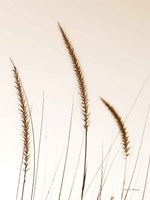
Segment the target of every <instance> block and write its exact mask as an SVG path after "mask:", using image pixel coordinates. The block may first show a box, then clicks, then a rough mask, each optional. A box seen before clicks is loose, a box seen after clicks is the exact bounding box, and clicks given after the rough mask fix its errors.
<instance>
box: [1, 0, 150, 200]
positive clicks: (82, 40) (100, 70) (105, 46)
mask: <svg viewBox="0 0 150 200" xmlns="http://www.w3.org/2000/svg"><path fill="white" fill-rule="evenodd" d="M58 22H60V24H61V25H62V27H63V28H64V30H65V31H66V33H67V35H68V36H69V38H70V40H71V42H72V44H73V46H74V48H75V51H76V54H77V56H78V58H79V60H80V63H81V66H82V69H83V71H84V75H85V80H86V83H87V87H88V93H89V101H90V103H89V109H90V112H91V115H90V128H89V142H88V145H89V146H88V147H89V149H88V170H87V185H86V187H87V186H88V184H89V183H90V181H91V179H92V177H93V176H94V174H95V172H96V170H97V169H98V167H99V165H100V162H101V159H102V158H101V155H102V141H103V153H104V155H105V154H106V153H107V151H108V148H109V145H110V143H111V141H112V138H114V136H115V135H116V134H117V131H118V129H117V126H116V123H115V121H114V119H113V118H112V116H111V114H110V113H109V112H108V111H107V109H106V108H105V107H104V105H103V104H102V103H101V102H100V101H99V96H101V97H103V98H105V99H106V100H107V101H109V102H110V103H111V104H113V105H114V107H115V108H116V110H117V111H118V112H119V113H120V115H121V116H122V119H125V118H126V115H127V113H128V111H129V110H130V108H131V106H132V104H133V102H134V100H135V98H136V96H137V94H138V92H139V91H140V88H141V87H142V84H143V83H144V81H145V80H146V78H147V76H148V74H149V73H150V1H148V0H136V1H133V0H125V1H123V0H120V1H118V0H112V1H110V0H109V1H108V0H105V1H102V0H89V1H88V0H86V1H85V0H80V1H79V0H76V1H75V0H74V1H73V0H53V1H52V0H35V1H33V0H26V1H23V0H5V1H3V0H0V127H1V128H0V199H3V200H10V199H12V200H15V195H16V188H17V180H18V174H19V166H20V161H21V141H22V139H21V128H20V117H19V113H18V101H17V96H16V90H15V88H14V83H13V74H12V65H11V63H10V60H9V57H12V58H13V60H14V62H15V64H16V66H17V67H18V70H19V73H20V76H21V79H22V82H23V85H24V88H25V91H26V94H27V96H28V100H29V103H30V105H32V113H33V121H34V125H35V134H36V138H38V137H39V129H40V117H41V104H42V93H43V90H44V91H45V113H44V124H43V135H42V148H41V149H42V152H41V157H40V158H41V164H40V168H39V181H38V184H37V188H38V189H37V193H36V200H45V196H46V194H47V191H48V188H49V185H50V183H51V180H52V178H53V174H54V171H55V169H56V166H57V163H58V161H59V158H60V155H61V152H62V150H63V146H64V145H65V141H66V138H67V135H68V129H69V120H70V112H71V104H72V97H73V94H75V108H74V116H73V125H72V133H71V134H72V135H71V143H70V151H69V158H68V165H67V171H66V176H65V183H64V187H63V188H64V190H63V192H62V198H61V199H63V200H66V199H67V197H68V195H69V193H68V191H69V189H70V186H71V180H72V179H73V175H74V173H75V168H76V164H77V159H78V154H79V150H80V145H81V141H82V135H83V127H82V120H81V118H82V116H81V113H80V104H79V96H78V88H77V83H76V79H75V76H74V73H73V70H72V65H71V63H70V58H69V56H68V53H67V51H66V49H65V46H64V44H63V41H62V38H61V34H60V32H59V29H58V26H57V23H58ZM149 103H150V80H148V81H147V82H146V84H145V87H144V89H143V90H142V93H141V94H140V96H139V98H138V100H137V102H136V104H135V107H134V108H133V110H132V112H131V114H130V116H129V117H128V119H127V121H126V127H127V130H128V134H129V138H130V146H131V150H130V156H129V161H128V170H127V175H128V176H127V177H130V174H131V171H132V169H133V164H134V162H135V158H136V154H137V149H138V146H139V143H140V138H141V135H142V132H143V127H144V123H145V119H146V114H147V111H148V106H149ZM149 144H150V119H149V118H148V121H147V126H146V130H145V136H144V141H143V146H142V152H141V155H140V160H139V165H138V167H137V170H136V174H135V178H134V180H133V185H132V188H133V189H138V191H136V190H135V191H134V192H133V193H132V192H130V193H129V198H128V199H131V198H130V197H131V195H132V200H138V199H141V197H142V192H143V187H144V178H145V175H146V168H147V162H148V157H149V154H150V145H149ZM119 147H120V138H119V137H118V139H117V142H116V143H115V146H114V147H113V150H112V152H111V154H110V157H109V159H108V164H107V168H106V170H107V171H108V169H109V166H110V163H111V161H112V159H113V156H114V155H115V153H116V152H117V150H118V148H119ZM31 157H32V152H31ZM81 159H82V160H81V162H80V167H79V172H78V174H77V180H76V182H75V188H74V190H73V194H72V198H71V199H72V200H78V199H79V196H80V191H81V180H82V169H83V167H82V165H83V154H82V158H81ZM63 162H64V156H63V158H62V161H61V166H60V168H59V172H58V174H57V176H56V179H55V182H54V186H53V192H51V193H50V196H49V199H53V200H56V199H58V188H59V186H60V177H61V174H62V165H63ZM31 163H32V161H31ZM45 165H46V167H45ZM123 166H124V159H123V155H122V149H120V151H119V153H118V155H117V157H116V160H115V162H114V165H113V167H112V170H111V172H110V174H109V176H108V180H107V182H106V185H105V187H104V191H103V194H102V199H103V200H110V197H111V195H112V196H114V197H115V198H114V199H115V200H119V198H120V191H121V186H122V177H123ZM31 171H32V164H31V170H30V171H29V172H28V179H29V180H28V181H27V185H28V186H29V188H27V190H26V193H27V196H28V195H29V194H30V183H31ZM128 181H129V179H127V182H128ZM99 183H100V173H99V174H98V176H97V179H96V180H95V182H94V183H93V184H92V186H91V188H90V190H89V191H88V193H87V195H86V197H85V199H87V200H92V199H96V198H95V197H96V194H97V191H98V186H99ZM27 196H26V198H25V199H26V200H27V199H30V198H28V197H27ZM149 196H150V178H149V179H148V185H147V190H146V196H145V199H146V200H148V199H149ZM19 199H20V198H19Z"/></svg>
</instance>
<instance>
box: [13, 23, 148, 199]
mask: <svg viewBox="0 0 150 200" xmlns="http://www.w3.org/2000/svg"><path fill="white" fill-rule="evenodd" d="M58 26H59V30H60V32H61V35H62V38H63V41H64V43H65V46H66V48H67V51H68V53H69V56H70V58H71V61H72V64H73V70H74V72H75V76H76V79H77V83H78V87H79V93H80V99H81V110H82V119H83V127H84V130H85V149H84V170H83V179H82V189H81V195H80V194H79V195H80V199H81V200H82V199H83V198H85V194H86V193H87V191H88V189H89V187H90V185H91V184H92V182H91V183H90V185H89V187H88V188H87V190H85V183H86V177H87V173H86V172H87V147H88V145H87V144H88V143H87V141H88V140H87V139H88V134H87V133H88V127H89V101H88V92H87V87H86V84H85V79H84V75H83V72H82V68H81V66H80V64H79V61H78V59H77V57H76V54H75V50H74V48H73V46H72V44H71V42H70V41H69V39H68V36H67V35H66V33H65V31H64V29H63V28H62V26H61V25H60V24H58ZM11 63H12V65H13V75H14V80H15V81H14V82H15V87H16V90H17V96H18V100H19V111H20V116H21V123H22V124H21V125H22V138H23V157H22V165H21V168H23V170H24V179H23V187H22V191H21V200H23V198H24V189H25V184H26V179H27V170H28V169H29V163H30V151H31V150H30V136H31V133H30V120H31V119H30V118H31V112H30V108H29V105H28V101H27V98H26V96H25V92H24V89H23V86H22V83H21V79H20V77H19V73H18V70H17V68H16V66H15V64H14V62H13V61H12V60H11ZM142 90H143V87H142V89H141V90H140V92H139V94H140V93H141V91H142ZM139 94H138V96H137V97H136V100H137V98H138V97H139ZM100 99H101V101H102V102H103V104H104V105H105V106H106V107H107V109H108V110H109V111H110V113H111V114H112V116H113V118H114V119H115V121H116V123H117V126H118V128H119V132H120V135H121V144H122V148H123V154H124V156H125V169H124V179H123V186H122V191H121V192H122V193H121V198H119V199H121V200H123V199H124V200H126V198H127V194H128V190H127V192H126V194H125V197H124V198H123V196H124V186H125V179H126V165H127V157H128V156H129V150H130V147H129V137H128V133H127V131H126V128H125V125H124V122H123V120H122V119H121V117H120V115H119V114H118V112H117V111H116V109H115V108H114V107H113V106H112V105H110V103H108V102H107V101H106V100H105V99H103V98H100ZM43 102H44V101H43ZM135 102H136V101H135ZM135 102H134V104H135ZM134 104H133V105H134ZM43 106H44V103H43ZM132 108H133V106H132V107H131V110H132ZM131 110H130V111H131ZM149 110H150V107H149V109H148V113H147V117H146V121H145V127H146V123H147V118H148V115H149ZM43 111H44V108H43V109H42V118H43V115H44V114H43ZM129 113H130V112H129ZM72 115H73V109H72V112H71V120H70V128H69V135H68V143H67V150H66V156H65V162H64V165H63V175H62V179H61V186H60V190H59V196H58V200H60V199H61V193H62V189H63V186H64V184H63V183H64V179H65V171H66V165H67V158H68V152H69V145H70V132H71V127H72ZM42 123H43V120H41V127H42ZM31 124H32V123H31ZM145 127H144V130H143V135H142V139H141V143H140V147H139V151H138V155H137V159H136V162H135V166H134V169H133V173H132V175H131V180H130V183H129V186H128V189H129V188H130V185H131V182H132V179H133V176H134V172H135V169H136V166H137V162H138V157H139V153H140V150H141V146H142V141H143V137H144V132H145ZM41 131H42V128H41ZM41 135H42V132H41V134H40V140H39V146H38V158H37V168H36V171H35V170H34V172H35V173H36V174H34V173H33V184H32V192H31V200H34V199H35V190H36V183H37V175H38V165H39V162H41V161H40V160H39V155H40V145H41ZM113 145H114V142H112V144H111V147H110V150H109V151H111V148H112V146H113ZM81 151H82V148H81ZM81 151H80V154H81ZM108 156H109V152H108V154H106V156H104V155H103V152H102V164H101V166H100V168H101V177H102V178H101V182H100V187H99V191H98V193H97V198H95V199H97V200H100V199H102V197H101V196H102V190H103V187H104V184H105V182H106V179H107V178H108V175H106V176H105V174H104V171H105V170H104V169H103V164H104V161H105V160H106V159H107V158H108ZM79 158H80V155H79ZM79 160H80V159H79ZM79 160H78V164H79ZM113 162H114V159H113V161H112V164H113ZM78 164H77V168H76V172H77V169H78ZM112 164H110V168H111V167H112ZM34 167H35V166H34ZM149 167H150V159H149V161H148V167H147V173H146V178H145V185H144V189H143V197H142V199H143V200H144V196H145V192H146V186H147V180H148V173H149ZM100 168H99V169H100ZM99 169H98V170H97V172H96V175H95V176H97V174H98V171H99ZM76 172H75V176H74V179H73V182H72V186H71V189H70V194H69V198H68V200H69V199H70V198H71V193H72V189H73V186H74V182H75V177H76ZM56 173H57V170H56V171H55V174H54V178H55V175H56ZM108 173H109V171H108ZM95 176H94V178H95ZM104 176H105V177H104ZM54 178H53V180H52V184H53V182H54ZM94 178H93V179H92V181H93V180H94ZM34 181H35V183H34ZM50 188H51V186H50ZM50 188H49V190H48V193H47V196H46V199H48V195H49V193H50ZM109 199H111V200H113V199H114V197H113V196H111V197H109Z"/></svg>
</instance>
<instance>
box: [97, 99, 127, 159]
mask: <svg viewBox="0 0 150 200" xmlns="http://www.w3.org/2000/svg"><path fill="white" fill-rule="evenodd" d="M100 99H101V101H102V102H103V103H104V105H105V106H106V107H107V108H108V110H109V111H110V112H111V114H112V115H113V117H114V119H115V120H116V122H117V125H118V128H119V131H120V133H121V139H122V147H123V151H124V154H125V156H126V157H127V156H128V155H129V149H130V147H129V137H128V134H127V131H126V128H125V126H124V123H123V121H122V119H121V117H120V116H119V114H118V113H117V111H116V110H115V108H114V107H113V106H112V105H110V104H109V103H108V102H107V101H106V100H104V99H103V98H100Z"/></svg>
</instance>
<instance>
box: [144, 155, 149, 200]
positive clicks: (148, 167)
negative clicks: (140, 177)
mask: <svg viewBox="0 0 150 200" xmlns="http://www.w3.org/2000/svg"><path fill="white" fill-rule="evenodd" d="M149 168H150V157H149V160H148V166H147V172H146V178H145V184H144V190H143V195H142V200H144V197H145V191H146V185H147V179H148V174H149Z"/></svg>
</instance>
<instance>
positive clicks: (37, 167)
mask: <svg viewBox="0 0 150 200" xmlns="http://www.w3.org/2000/svg"><path fill="white" fill-rule="evenodd" d="M44 100H45V97H44V92H43V100H42V114H41V127H40V138H39V144H38V152H37V154H38V155H37V163H36V171H35V179H34V189H33V200H34V199H35V192H36V185H37V180H38V179H37V178H38V169H39V161H40V152H41V140H42V130H43V118H44Z"/></svg>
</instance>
